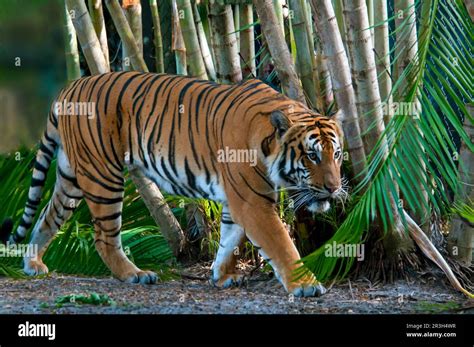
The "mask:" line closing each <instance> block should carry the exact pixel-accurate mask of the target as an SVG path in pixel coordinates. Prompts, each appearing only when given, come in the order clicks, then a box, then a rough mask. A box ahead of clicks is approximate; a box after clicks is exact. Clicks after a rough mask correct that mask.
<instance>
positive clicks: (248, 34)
mask: <svg viewBox="0 0 474 347" xmlns="http://www.w3.org/2000/svg"><path fill="white" fill-rule="evenodd" d="M252 23H253V7H252V5H246V4H242V5H241V6H240V27H241V28H244V27H245V28H246V29H243V30H242V31H241V32H240V55H241V57H242V62H241V68H242V74H243V76H244V77H246V76H248V75H253V76H256V75H257V71H256V66H255V32H254V28H253V26H251V27H249V25H250V24H252Z"/></svg>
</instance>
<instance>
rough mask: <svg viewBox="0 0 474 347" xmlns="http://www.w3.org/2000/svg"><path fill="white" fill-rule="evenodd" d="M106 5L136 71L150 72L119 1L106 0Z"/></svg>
mask: <svg viewBox="0 0 474 347" xmlns="http://www.w3.org/2000/svg"><path fill="white" fill-rule="evenodd" d="M105 4H106V6H107V9H108V10H109V12H110V16H111V17H112V20H113V22H114V24H115V28H116V29H117V32H118V34H119V36H120V39H121V40H122V44H123V47H124V48H125V49H126V51H127V52H128V53H127V54H128V58H129V59H130V63H131V64H132V67H133V69H134V70H136V71H142V72H148V67H147V66H146V64H145V61H144V60H143V56H142V53H141V50H140V48H139V45H138V44H137V42H136V41H135V37H134V34H133V32H132V30H131V28H130V25H129V24H128V21H127V19H126V18H125V15H124V13H123V11H122V8H121V7H120V4H119V3H118V1H117V0H106V1H105Z"/></svg>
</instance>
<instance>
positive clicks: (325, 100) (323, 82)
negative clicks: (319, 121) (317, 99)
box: [316, 49, 334, 112]
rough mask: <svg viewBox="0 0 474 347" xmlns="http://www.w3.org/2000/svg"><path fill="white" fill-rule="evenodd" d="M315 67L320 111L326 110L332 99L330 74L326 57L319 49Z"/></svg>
mask: <svg viewBox="0 0 474 347" xmlns="http://www.w3.org/2000/svg"><path fill="white" fill-rule="evenodd" d="M316 69H317V70H318V74H317V76H318V81H317V83H318V85H319V87H318V88H319V91H320V94H321V112H323V111H325V110H327V109H328V108H329V105H331V103H332V102H333V101H334V92H333V89H332V81H331V74H330V73H329V67H328V59H327V57H326V55H325V54H324V52H323V51H322V50H321V49H318V52H317V53H316Z"/></svg>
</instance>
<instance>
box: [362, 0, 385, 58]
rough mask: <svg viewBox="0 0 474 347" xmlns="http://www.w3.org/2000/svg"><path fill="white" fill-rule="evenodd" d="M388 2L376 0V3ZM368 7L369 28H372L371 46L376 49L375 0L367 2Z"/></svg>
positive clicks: (367, 0)
mask: <svg viewBox="0 0 474 347" xmlns="http://www.w3.org/2000/svg"><path fill="white" fill-rule="evenodd" d="M385 1H386V0H376V1H375V2H385ZM366 6H367V15H368V19H369V27H370V29H369V30H370V40H371V42H370V46H371V48H372V49H373V48H374V28H373V27H374V0H366Z"/></svg>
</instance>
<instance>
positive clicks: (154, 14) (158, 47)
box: [150, 0, 165, 73]
mask: <svg viewBox="0 0 474 347" xmlns="http://www.w3.org/2000/svg"><path fill="white" fill-rule="evenodd" d="M150 10H151V18H152V20H153V42H154V44H155V66H156V72H158V73H163V72H165V65H164V59H163V40H162V38H161V25H160V13H159V11H158V5H157V4H156V0H150Z"/></svg>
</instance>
